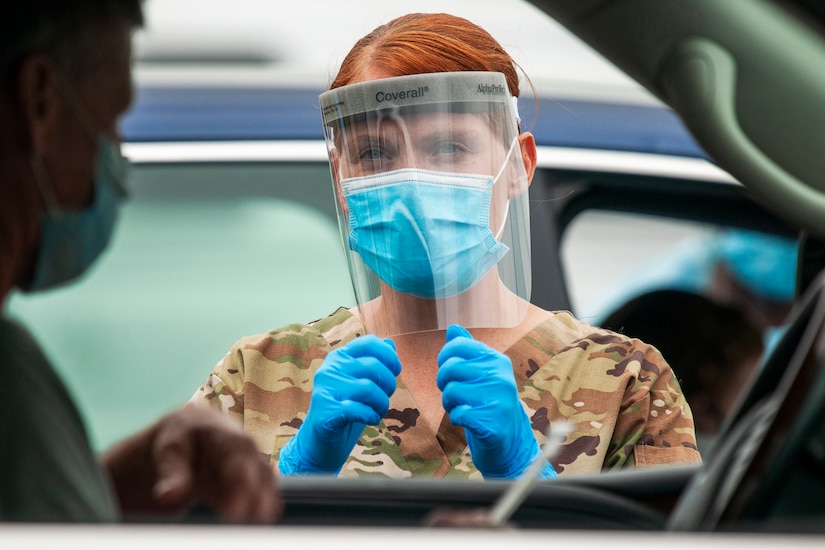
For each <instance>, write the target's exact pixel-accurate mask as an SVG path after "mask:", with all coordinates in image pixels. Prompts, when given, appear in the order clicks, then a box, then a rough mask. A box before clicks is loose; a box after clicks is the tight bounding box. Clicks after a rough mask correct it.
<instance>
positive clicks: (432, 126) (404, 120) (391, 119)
mask: <svg viewBox="0 0 825 550" xmlns="http://www.w3.org/2000/svg"><path fill="white" fill-rule="evenodd" d="M345 128H346V131H347V133H349V134H350V135H353V136H356V137H359V138H363V137H370V136H374V135H375V136H377V135H381V136H385V135H386V134H387V133H393V132H395V133H405V134H409V135H410V137H414V136H430V135H432V134H434V133H436V134H445V133H446V134H456V133H460V134H478V135H487V134H489V132H490V125H489V117H487V116H484V115H482V114H480V113H450V112H429V113H420V112H419V113H407V114H403V115H399V114H397V113H383V114H380V113H379V114H376V115H374V116H370V117H364V118H361V119H360V120H357V121H353V122H351V123H349V124H346V125H345Z"/></svg>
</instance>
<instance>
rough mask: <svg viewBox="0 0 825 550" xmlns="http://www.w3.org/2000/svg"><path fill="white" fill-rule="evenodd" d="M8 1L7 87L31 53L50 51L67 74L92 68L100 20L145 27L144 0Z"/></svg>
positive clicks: (1, 32)
mask: <svg viewBox="0 0 825 550" xmlns="http://www.w3.org/2000/svg"><path fill="white" fill-rule="evenodd" d="M9 4H10V6H7V9H6V12H5V13H4V14H3V16H2V18H0V75H2V76H0V78H1V79H2V80H1V82H2V86H3V90H4V91H9V86H10V85H12V83H13V82H14V79H15V75H16V73H17V69H18V68H19V66H20V63H21V62H22V61H23V59H25V57H26V56H27V55H30V54H32V53H35V52H44V53H47V54H48V55H50V56H51V57H52V59H54V61H55V63H56V64H57V65H58V67H59V68H60V69H61V70H62V71H63V72H64V73H65V74H66V75H67V76H68V77H69V78H72V79H80V78H82V77H83V75H84V74H85V73H86V72H87V71H89V70H91V69H93V68H94V67H93V66H92V65H93V63H94V61H93V52H94V43H93V38H94V29H95V26H96V25H99V24H105V23H106V22H108V21H111V20H113V19H122V20H125V21H126V22H128V23H131V24H132V25H133V26H134V27H141V26H143V0H12V2H9ZM8 8H10V9H8Z"/></svg>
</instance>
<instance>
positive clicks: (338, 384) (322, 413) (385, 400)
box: [278, 335, 401, 476]
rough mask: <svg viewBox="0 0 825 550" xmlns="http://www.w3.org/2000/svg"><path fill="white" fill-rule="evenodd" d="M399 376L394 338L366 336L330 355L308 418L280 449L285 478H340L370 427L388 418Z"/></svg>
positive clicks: (316, 381)
mask: <svg viewBox="0 0 825 550" xmlns="http://www.w3.org/2000/svg"><path fill="white" fill-rule="evenodd" d="M400 373H401V361H400V360H399V359H398V354H397V353H396V352H395V343H394V342H393V341H392V340H390V339H385V340H382V339H380V338H378V337H376V336H373V335H367V336H362V337H360V338H356V339H355V340H353V341H352V342H350V343H348V344H347V345H345V346H343V347H341V348H338V349H337V350H335V351H333V352H331V353H330V354H329V355H327V357H326V358H325V359H324V363H323V364H322V365H321V367H320V368H319V369H318V372H316V373H315V378H314V380H313V387H312V397H311V399H310V403H309V410H308V411H307V416H306V419H305V420H304V423H303V424H302V425H301V427H300V429H299V430H298V433H297V434H295V436H294V437H293V438H292V439H290V440H289V442H288V443H287V444H286V445H285V446H284V447H283V449H281V454H280V458H279V460H278V469H279V470H280V472H281V474H282V475H285V476H286V475H300V474H337V473H338V472H339V471H340V470H341V467H342V466H343V465H344V462H346V460H347V457H349V454H350V453H351V452H352V449H353V447H355V444H356V443H357V442H358V438H359V437H361V433H362V432H363V431H364V427H365V425H366V424H378V423H379V422H380V421H381V419H382V418H383V417H384V415H386V414H387V410H388V409H389V406H390V396H391V395H392V394H393V392H395V377H396V376H398V375H399V374H400Z"/></svg>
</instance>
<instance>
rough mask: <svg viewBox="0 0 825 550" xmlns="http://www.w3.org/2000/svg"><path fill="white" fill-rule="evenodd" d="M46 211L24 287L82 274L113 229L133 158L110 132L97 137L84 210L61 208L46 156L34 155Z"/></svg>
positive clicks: (48, 285)
mask: <svg viewBox="0 0 825 550" xmlns="http://www.w3.org/2000/svg"><path fill="white" fill-rule="evenodd" d="M32 167H33V169H34V173H35V178H36V179H37V184H38V186H39V187H40V189H41V193H42V194H43V198H44V201H45V202H46V207H47V208H46V210H45V212H44V213H43V215H42V218H41V233H40V247H39V250H38V253H37V259H36V260H35V266H34V275H33V277H32V280H31V282H30V283H29V284H28V285H27V286H26V287H25V288H24V290H25V291H26V292H33V291H37V290H45V289H48V288H52V287H55V286H58V285H60V284H63V283H66V282H68V281H71V280H72V279H74V278H75V277H77V276H78V275H80V274H82V273H83V272H84V271H85V270H86V269H88V267H89V266H90V265H91V264H92V263H93V262H94V261H95V259H97V257H98V256H99V255H100V253H101V252H103V250H104V249H105V248H106V245H107V244H108V242H109V238H110V237H111V235H112V232H113V230H114V226H115V222H116V219H117V214H118V207H119V206H120V202H121V201H122V199H123V198H124V197H125V195H126V191H125V189H126V188H125V183H126V177H127V172H128V168H129V162H128V161H127V160H126V159H125V158H124V157H123V156H121V154H120V151H119V149H118V147H117V145H116V144H115V143H114V142H113V141H112V140H111V139H110V138H108V137H107V136H104V135H101V136H100V137H99V138H98V151H97V157H96V165H95V191H94V198H93V200H92V203H91V204H90V205H89V206H87V207H86V208H84V209H81V210H67V209H64V208H61V207H60V206H59V205H58V204H57V201H56V199H55V198H54V193H53V191H52V189H51V188H50V187H49V182H48V181H46V180H47V178H46V173H45V170H44V169H43V166H42V161H40V160H39V159H32Z"/></svg>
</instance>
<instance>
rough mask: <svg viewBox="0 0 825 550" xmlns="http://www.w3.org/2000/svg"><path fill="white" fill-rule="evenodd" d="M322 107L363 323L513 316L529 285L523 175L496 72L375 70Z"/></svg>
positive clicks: (510, 106)
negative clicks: (374, 76) (378, 73)
mask: <svg viewBox="0 0 825 550" xmlns="http://www.w3.org/2000/svg"><path fill="white" fill-rule="evenodd" d="M321 106H322V109H323V113H324V120H325V125H326V126H325V127H326V135H327V146H328V151H329V155H330V164H331V170H332V175H333V181H334V184H335V192H336V198H337V206H338V214H339V224H340V228H341V233H342V237H343V240H344V245H345V251H346V253H347V257H348V261H349V267H350V274H351V276H352V282H353V286H354V289H355V295H356V299H357V301H358V307H359V312H360V314H361V316H362V319H363V320H364V321H365V324H366V325H367V328H368V330H370V332H373V333H376V334H386V335H391V334H399V333H404V332H415V331H421V330H434V329H441V328H446V326H448V325H449V324H452V323H458V324H462V325H463V326H467V327H500V326H512V325H514V324H517V323H518V322H520V320H521V319H522V318H523V316H524V314H525V312H526V307H527V302H528V301H529V291H530V255H529V248H530V247H529V213H528V212H529V211H528V208H527V202H528V200H527V199H528V197H527V193H526V189H527V184H528V182H527V178H526V175H525V171H524V164H523V161H522V158H521V150H520V147H519V141H518V139H517V136H518V130H517V123H516V120H517V114H516V109H515V102H514V101H513V99H512V97H511V96H510V94H509V91H508V90H507V86H506V80H505V79H504V76H503V75H502V74H500V73H473V72H461V73H434V74H427V75H413V76H407V77H397V78H390V79H382V80H377V81H370V82H365V83H360V84H354V85H350V86H345V87H342V88H338V89H336V90H332V91H330V92H326V93H325V94H323V95H322V96H321ZM370 109H372V110H370Z"/></svg>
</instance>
